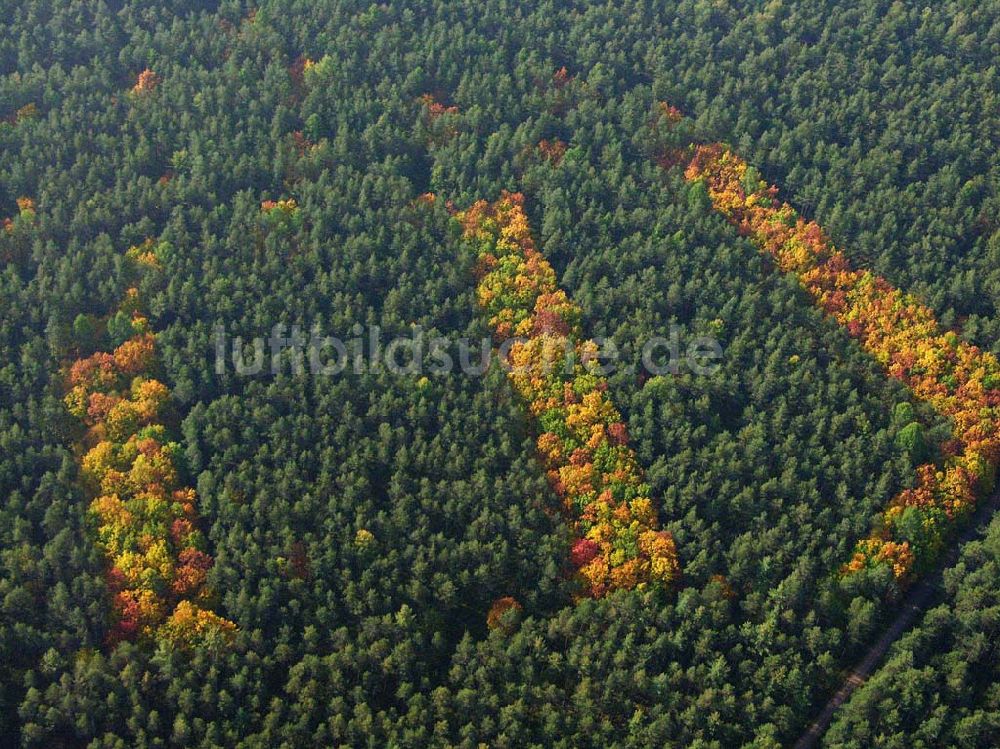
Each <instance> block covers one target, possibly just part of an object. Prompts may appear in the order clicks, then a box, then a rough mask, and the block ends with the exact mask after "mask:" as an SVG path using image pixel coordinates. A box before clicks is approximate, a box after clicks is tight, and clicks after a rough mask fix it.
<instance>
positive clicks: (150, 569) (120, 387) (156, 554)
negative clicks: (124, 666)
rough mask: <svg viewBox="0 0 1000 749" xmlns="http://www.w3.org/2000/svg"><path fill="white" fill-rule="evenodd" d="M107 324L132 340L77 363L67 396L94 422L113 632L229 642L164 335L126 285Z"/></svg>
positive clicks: (91, 445)
mask: <svg viewBox="0 0 1000 749" xmlns="http://www.w3.org/2000/svg"><path fill="white" fill-rule="evenodd" d="M155 247H156V246H155V245H154V244H153V243H152V242H147V243H144V244H143V245H140V246H136V247H133V248H132V249H130V250H129V252H128V255H127V258H126V261H127V263H129V264H130V265H131V266H132V267H133V268H134V269H135V271H136V272H137V273H138V272H140V271H142V270H143V269H148V270H152V271H153V272H155V271H157V270H158V269H159V262H158V260H157V258H156V254H155ZM123 320H124V329H123V327H122V326H123V323H122V321H123ZM108 327H109V337H110V338H111V339H112V340H114V339H115V338H119V337H125V340H124V341H122V342H121V343H120V345H118V346H117V347H116V348H115V349H114V351H112V352H104V351H99V352H96V353H94V354H91V355H90V356H86V357H83V358H80V359H77V360H76V361H74V362H72V364H71V365H70V366H69V368H68V373H67V378H66V379H67V385H68V387H69V392H68V393H67V394H66V397H65V403H66V406H67V408H68V409H69V411H70V413H72V414H73V415H74V416H76V417H77V418H78V419H80V420H81V421H82V422H83V423H84V424H85V425H86V426H87V431H86V434H85V436H84V439H83V444H82V445H81V452H82V459H81V474H82V479H83V481H84V483H85V485H86V491H87V493H88V494H89V495H90V497H91V500H90V507H89V510H88V515H89V518H90V520H91V523H92V525H93V528H94V533H95V537H96V540H97V542H98V544H99V545H100V547H101V548H102V549H103V551H104V553H105V555H106V557H107V560H108V570H107V584H108V589H109V591H110V593H111V594H112V596H113V603H112V609H113V616H114V623H113V627H112V630H111V634H110V637H109V639H110V640H111V644H115V643H117V642H119V641H121V640H134V639H143V640H153V639H157V638H164V639H168V640H170V641H172V642H174V643H175V644H179V645H190V644H191V643H192V641H193V640H195V639H200V638H207V639H208V640H212V639H213V638H214V639H221V640H225V639H228V638H229V637H230V636H231V634H232V632H233V631H234V630H235V625H234V624H233V623H232V622H230V621H227V620H226V619H224V618H222V617H220V616H218V615H217V614H215V613H214V612H212V610H211V606H212V602H213V593H212V591H211V589H210V588H209V587H208V586H207V585H206V578H207V575H208V570H209V569H210V568H211V566H212V558H211V556H209V555H208V553H207V552H206V545H205V538H204V536H203V534H202V532H201V531H200V530H199V529H198V527H197V524H198V512H197V509H196V501H197V497H196V494H195V491H194V489H191V488H190V487H187V486H185V485H184V484H183V482H182V480H181V477H180V475H179V473H178V465H177V462H178V457H179V451H180V448H179V446H178V444H177V443H176V442H173V441H171V440H170V437H169V434H168V430H167V428H166V426H165V425H164V423H163V422H164V418H163V416H164V410H165V407H166V405H167V403H168V400H169V398H170V391H169V389H168V388H167V386H166V385H164V384H163V383H162V382H161V381H159V380H157V379H155V378H154V377H153V376H152V375H153V373H154V372H155V370H156V338H155V336H154V334H153V332H152V331H151V330H150V325H149V320H148V318H147V316H146V314H145V312H144V311H143V305H142V301H141V299H140V294H139V290H138V288H136V287H135V286H133V287H130V288H129V289H128V290H127V292H126V294H125V299H124V300H123V301H122V303H121V305H120V306H119V308H118V309H117V310H116V311H115V313H114V314H113V315H110V316H109V318H108ZM84 451H85V452H84Z"/></svg>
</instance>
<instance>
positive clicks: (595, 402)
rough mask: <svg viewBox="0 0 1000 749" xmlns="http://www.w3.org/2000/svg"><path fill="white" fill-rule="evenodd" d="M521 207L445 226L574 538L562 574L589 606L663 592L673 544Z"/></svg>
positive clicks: (485, 208)
mask: <svg viewBox="0 0 1000 749" xmlns="http://www.w3.org/2000/svg"><path fill="white" fill-rule="evenodd" d="M523 203H524V197H523V196H522V195H521V194H519V193H514V194H511V193H504V195H503V196H502V197H501V198H500V199H499V200H498V201H496V202H495V203H492V204H490V203H487V202H486V201H479V202H477V203H475V204H474V205H472V207H470V208H469V209H468V210H467V211H464V212H461V213H459V214H458V215H457V219H458V221H459V222H460V223H461V225H462V228H463V236H464V237H465V238H466V239H467V240H469V241H470V242H471V243H472V244H473V245H474V246H475V248H476V251H477V255H478V266H477V275H478V277H479V284H478V287H477V289H476V298H477V299H478V301H479V304H480V305H481V306H482V308H483V309H484V310H485V312H486V314H487V315H488V316H489V322H490V326H491V327H492V328H493V331H494V334H495V337H496V339H497V341H498V342H499V343H500V344H501V347H502V348H507V347H509V348H508V351H507V361H506V364H507V366H508V376H509V378H510V381H511V383H512V384H513V385H514V388H515V389H516V390H517V392H518V393H519V394H520V395H521V397H522V398H524V400H525V402H526V403H527V404H528V408H529V410H530V412H531V415H532V416H533V417H534V419H535V420H536V423H537V424H538V431H539V435H538V440H537V447H538V453H539V455H540V456H541V459H542V462H543V464H544V465H545V469H546V472H547V475H548V478H549V482H550V484H551V485H552V488H553V490H554V492H555V494H556V495H557V496H558V497H559V498H560V499H561V500H562V502H563V507H562V511H563V512H564V513H565V514H566V516H567V517H568V518H569V519H570V521H571V523H572V525H573V528H574V535H575V536H576V539H577V540H576V542H575V543H574V544H573V548H572V552H571V562H572V565H573V567H574V568H575V570H577V571H578V573H579V575H580V576H581V578H582V579H583V581H584V583H585V586H586V589H587V592H588V593H589V594H590V595H591V596H594V597H600V596H603V595H605V594H606V593H608V592H610V591H613V590H617V589H626V590H627V589H632V588H636V587H644V586H646V585H647V584H650V583H657V584H661V585H669V584H670V583H671V582H673V581H674V580H675V579H676V578H677V576H678V574H679V565H678V562H677V552H676V549H675V547H674V541H673V538H672V537H671V536H670V534H669V533H668V532H666V531H663V530H660V528H659V520H658V519H657V512H656V508H655V507H654V505H653V502H652V500H651V499H650V487H649V484H648V483H647V482H646V479H645V476H644V474H643V471H642V469H641V468H640V466H639V463H638V461H637V460H636V456H635V452H634V451H633V450H632V448H631V447H629V445H628V430H627V428H626V426H625V424H624V423H623V422H622V418H621V415H620V414H619V413H618V411H617V409H616V408H615V407H614V404H613V403H612V402H611V400H610V398H609V397H608V395H607V387H608V383H607V380H606V379H605V378H604V377H603V375H602V374H601V362H600V361H599V359H598V358H597V345H596V344H595V343H594V342H593V341H590V340H587V339H584V337H583V335H582V333H581V330H580V308H579V307H578V306H577V305H576V304H574V303H573V302H572V301H570V299H569V298H568V297H567V296H566V292H565V291H563V290H562V289H560V288H559V285H558V283H557V282H556V275H555V271H554V270H553V269H552V266H551V265H550V264H549V262H548V261H547V260H546V259H545V258H544V257H543V256H542V254H541V253H540V252H539V251H538V250H537V249H536V248H535V244H534V240H533V239H532V236H531V231H530V228H529V226H528V218H527V216H526V215H525V212H524V208H523ZM512 337H516V338H512Z"/></svg>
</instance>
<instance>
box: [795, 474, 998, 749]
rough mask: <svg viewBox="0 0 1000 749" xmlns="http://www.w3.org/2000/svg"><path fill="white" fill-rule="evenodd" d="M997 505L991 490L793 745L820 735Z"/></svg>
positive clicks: (811, 742)
mask: <svg viewBox="0 0 1000 749" xmlns="http://www.w3.org/2000/svg"><path fill="white" fill-rule="evenodd" d="M998 505H1000V492H997V493H996V494H994V495H993V496H992V497H990V498H989V499H988V500H987V501H985V502H983V503H982V504H981V505H980V506H979V507H978V508H977V509H976V512H975V513H974V514H973V516H972V518H971V519H970V521H969V523H968V525H967V526H966V528H965V529H964V530H963V531H962V533H961V534H960V535H959V537H958V538H957V539H955V541H954V542H953V543H952V544H951V547H950V548H949V550H948V552H947V553H946V554H945V555H944V558H943V559H942V560H941V562H940V563H939V564H938V567H937V569H936V570H935V571H934V572H933V573H931V574H929V575H927V576H925V577H924V579H923V580H921V581H920V582H919V583H917V584H916V585H914V586H913V587H912V588H910V590H909V591H908V592H907V593H906V595H905V596H904V598H903V602H902V605H901V606H900V611H899V614H897V615H896V618H895V619H894V620H893V622H892V624H890V625H889V627H888V628H887V629H886V630H885V632H883V633H882V636H881V637H879V639H878V641H877V642H876V643H875V644H874V645H872V646H871V647H870V648H869V649H868V652H866V653H865V655H864V657H862V658H861V660H860V661H858V662H857V663H856V664H855V665H854V667H853V668H852V669H851V670H850V672H849V673H848V674H847V676H846V677H845V679H844V681H843V683H842V684H841V685H840V688H839V689H838V690H837V691H836V693H834V695H833V697H831V698H830V701H829V702H827V703H826V706H825V707H824V708H823V710H822V712H820V714H819V715H818V716H817V717H816V720H815V721H813V723H812V724H811V725H810V726H809V728H808V729H807V730H806V732H805V733H803V734H802V736H800V737H799V740H798V741H796V742H795V744H794V749H810V748H811V747H813V746H815V745H816V743H817V742H818V741H819V740H820V739H821V738H822V736H823V734H824V733H825V732H826V729H827V728H828V727H829V726H830V723H831V721H832V720H833V716H834V714H835V713H836V712H837V708H839V707H840V706H841V705H843V704H844V703H845V702H847V700H848V699H849V698H850V697H851V695H852V694H854V690H856V689H857V688H858V687H860V686H861V685H862V684H864V683H865V681H866V680H867V679H868V677H869V676H871V674H872V672H873V671H874V670H875V667H876V666H878V665H879V663H881V661H882V658H883V657H884V656H885V654H886V652H888V650H889V647H890V646H891V645H892V644H893V643H894V642H895V641H896V640H898V639H899V638H900V636H902V634H903V633H904V632H906V630H908V629H909V628H910V627H911V626H913V623H914V622H915V621H916V619H917V617H918V616H920V615H921V614H923V613H924V611H925V610H926V609H927V608H928V607H929V606H930V605H931V603H932V602H933V601H934V600H935V593H936V592H937V590H938V585H939V583H940V582H941V575H942V573H943V571H944V570H946V569H947V568H948V567H951V566H952V565H953V564H955V562H956V561H957V560H958V553H959V550H960V549H961V547H962V545H963V544H965V543H967V542H969V541H971V540H972V539H974V538H975V537H976V536H977V535H978V534H979V533H980V531H982V530H983V526H984V524H985V523H986V521H987V520H988V519H989V518H990V516H991V515H992V514H993V513H994V511H996V509H997V507H998Z"/></svg>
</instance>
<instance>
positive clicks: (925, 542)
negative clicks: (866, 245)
mask: <svg viewBox="0 0 1000 749" xmlns="http://www.w3.org/2000/svg"><path fill="white" fill-rule="evenodd" d="M684 174H685V176H686V177H687V178H688V179H690V180H704V181H705V184H706V186H707V188H708V194H709V196H710V197H711V200H712V203H713V205H714V206H715V208H716V209H717V210H719V211H720V212H722V213H723V214H724V215H725V216H726V217H727V218H728V219H729V220H730V221H732V222H733V223H734V224H735V225H736V226H737V227H738V228H739V231H740V232H741V233H742V234H744V235H746V236H748V237H750V238H751V239H752V240H753V241H754V242H755V243H756V244H757V245H758V246H759V247H760V248H761V249H762V250H763V251H764V252H766V253H768V254H769V255H771V256H772V257H773V258H774V259H775V260H776V262H777V265H778V267H779V268H780V269H781V270H783V271H786V272H789V273H793V274H795V275H796V276H797V277H798V278H799V279H800V281H801V282H802V284H803V285H804V286H805V288H806V289H807V290H808V291H809V293H810V295H811V296H812V297H813V299H814V300H815V302H816V304H817V305H819V306H820V307H821V308H822V309H823V310H824V311H825V312H826V313H827V314H828V315H830V316H831V317H833V318H834V319H835V320H836V321H837V322H838V323H840V324H841V325H843V326H844V327H845V328H846V329H847V331H848V332H849V334H850V335H851V336H852V337H853V338H855V339H856V340H858V341H859V343H860V344H861V346H862V347H863V348H864V349H865V350H866V351H868V352H869V353H871V354H872V355H873V356H874V357H875V358H876V359H877V360H878V361H879V363H880V364H881V365H882V366H883V367H885V369H886V371H887V372H888V374H889V375H891V376H892V377H894V378H896V379H899V380H901V381H903V382H904V383H906V385H907V386H908V387H909V388H910V390H911V391H912V392H913V394H914V396H915V397H916V398H917V399H919V400H923V401H926V402H927V403H929V404H930V405H931V406H932V407H933V408H934V409H935V410H936V411H937V412H938V413H940V414H942V415H944V416H946V417H948V418H949V419H951V421H952V424H953V436H954V438H953V439H952V440H950V441H948V442H946V443H945V444H944V445H943V446H942V452H943V456H944V460H943V465H941V466H938V465H935V464H934V463H925V464H923V465H921V466H919V467H918V468H917V482H916V486H914V487H913V488H907V489H905V490H903V491H901V492H900V493H899V494H898V495H897V496H896V497H895V498H893V500H892V501H891V502H890V503H889V506H888V507H887V508H886V510H885V512H884V513H882V515H881V518H880V519H879V522H878V523H877V524H876V528H875V530H874V532H873V534H872V535H871V536H870V537H869V538H866V539H862V540H861V541H859V542H858V545H857V547H856V550H855V553H854V555H853V557H852V559H851V560H850V562H849V563H848V565H847V567H846V570H847V571H848V572H856V571H858V570H860V569H862V568H864V567H867V566H870V565H878V564H887V565H890V566H891V567H892V569H893V572H894V574H895V575H896V576H897V577H900V578H902V577H905V576H906V575H908V574H909V573H910V572H911V571H914V570H916V571H919V570H921V569H925V568H926V567H927V565H928V564H930V563H931V562H932V561H933V560H934V559H935V558H936V557H937V555H938V554H939V553H940V551H941V549H942V548H943V546H944V543H945V540H946V536H947V534H948V531H949V529H950V528H951V525H952V523H953V522H954V521H956V520H958V519H959V518H961V517H963V516H965V515H967V514H968V513H969V512H970V511H971V510H972V508H973V507H974V506H975V501H976V497H977V495H982V494H984V493H988V492H989V491H990V490H992V488H993V483H994V475H995V470H996V466H997V462H998V460H1000V428H998V425H1000V364H998V362H997V359H996V357H994V356H993V355H992V354H990V353H988V352H983V351H981V350H980V349H979V348H978V347H976V346H974V345H972V344H969V343H966V342H964V341H962V340H960V339H959V337H958V335H957V334H955V333H953V332H948V331H945V330H942V328H941V326H940V325H939V324H938V322H937V320H936V318H935V316H934V313H933V311H932V310H931V309H929V308H928V307H926V306H925V305H923V304H921V303H920V302H919V301H918V300H917V299H916V298H915V297H914V296H912V295H911V294H906V293H904V292H902V291H900V290H899V289H896V288H894V287H893V286H892V285H891V284H890V283H889V282H888V281H886V280H885V279H884V278H881V277H879V276H877V275H875V274H874V273H872V272H871V271H866V270H855V269H852V267H851V265H850V263H849V262H848V260H847V258H846V257H845V255H844V253H843V252H842V251H840V250H838V249H837V248H835V247H834V245H833V243H832V242H831V241H830V239H829V237H827V235H826V234H825V233H824V232H823V230H822V229H821V228H820V227H819V225H818V224H816V222H814V221H807V220H806V219H804V218H803V217H802V216H800V215H799V214H798V213H797V212H796V211H795V209H794V208H792V206H790V205H789V204H788V203H783V202H780V201H779V200H778V199H777V197H776V194H777V188H775V187H771V186H768V184H767V183H766V182H765V181H764V180H763V179H761V177H760V174H759V172H757V170H756V169H754V168H753V167H751V166H750V165H749V164H747V163H746V162H745V161H744V160H743V159H741V158H740V157H739V156H737V155H736V154H735V153H733V152H732V151H731V150H729V149H728V148H726V147H725V146H723V145H721V144H718V143H716V144H711V145H701V146H697V147H695V148H694V155H693V158H692V159H691V160H690V163H689V164H688V165H687V168H686V169H685V172H684Z"/></svg>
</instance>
